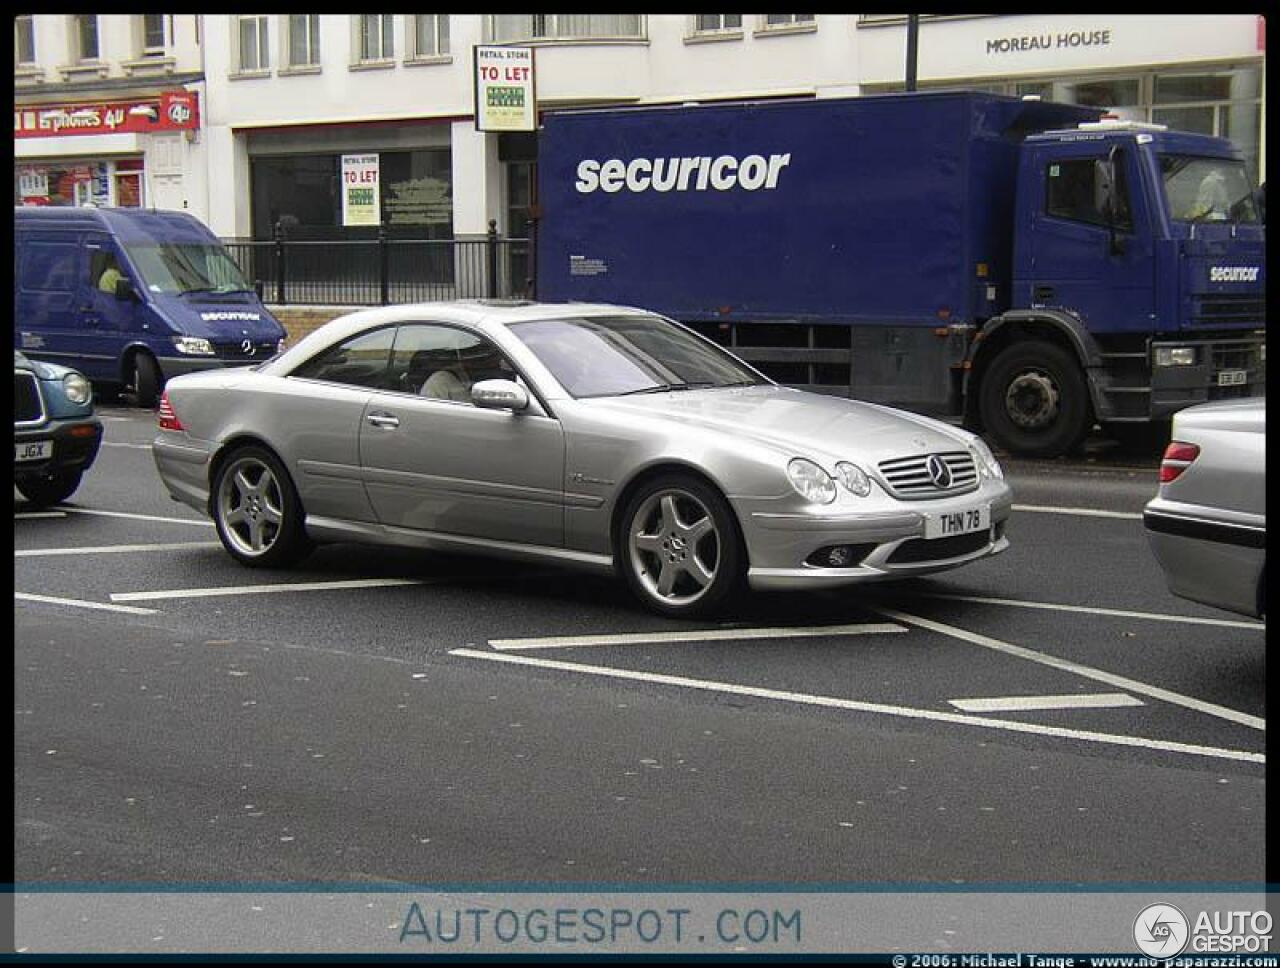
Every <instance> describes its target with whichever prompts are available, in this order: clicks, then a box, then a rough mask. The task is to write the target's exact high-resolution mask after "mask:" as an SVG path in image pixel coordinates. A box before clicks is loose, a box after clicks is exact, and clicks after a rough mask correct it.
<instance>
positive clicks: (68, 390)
mask: <svg viewBox="0 0 1280 968" xmlns="http://www.w3.org/2000/svg"><path fill="white" fill-rule="evenodd" d="M62 392H63V393H65V394H66V395H67V399H68V400H70V401H71V402H72V403H78V404H86V403H88V402H89V401H90V400H92V399H93V387H92V386H90V385H89V381H88V380H86V379H85V378H84V377H83V376H82V375H81V374H79V373H68V374H67V375H66V376H64V377H63V378H62Z"/></svg>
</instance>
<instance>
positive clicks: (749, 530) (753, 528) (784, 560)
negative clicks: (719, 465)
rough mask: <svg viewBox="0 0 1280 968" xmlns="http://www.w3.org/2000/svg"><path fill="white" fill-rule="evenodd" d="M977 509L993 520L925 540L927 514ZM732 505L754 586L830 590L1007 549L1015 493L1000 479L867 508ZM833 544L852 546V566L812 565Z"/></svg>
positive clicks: (871, 504)
mask: <svg viewBox="0 0 1280 968" xmlns="http://www.w3.org/2000/svg"><path fill="white" fill-rule="evenodd" d="M855 500H856V499H855ZM773 503H776V502H773ZM979 505H988V506H989V507H990V512H991V513H990V523H989V526H988V527H987V528H985V529H984V530H982V531H977V532H970V533H967V534H963V535H959V536H956V537H949V538H935V539H932V540H926V538H925V518H926V515H933V514H952V513H955V512H960V511H968V510H971V509H973V508H976V507H978V506H979ZM736 506H737V510H738V516H739V520H740V521H741V522H742V525H743V537H744V538H745V539H746V543H747V552H748V556H749V560H750V562H751V565H750V567H749V568H748V570H747V581H748V583H749V584H750V586H751V587H752V588H753V589H757V590H777V589H788V588H828V587H836V586H840V585H850V584H856V583H859V582H868V581H884V580H887V579H895V578H907V577H910V576H912V575H926V574H930V573H933V572H938V571H945V570H947V569H950V568H958V567H960V566H961V565H965V564H968V563H969V562H971V561H977V560H979V559H981V558H986V557H989V556H990V555H994V554H999V553H1000V552H1002V551H1004V550H1006V549H1007V548H1008V547H1009V540H1008V538H1006V537H1005V534H1004V532H1005V524H1006V522H1007V520H1008V518H1009V513H1010V511H1011V509H1012V507H1013V495H1012V492H1011V491H1010V489H1009V486H1008V485H1007V484H1005V483H1004V482H1003V481H993V480H987V481H985V482H984V483H983V484H982V485H981V486H980V487H979V488H977V489H976V490H973V491H969V492H968V493H966V494H961V495H957V496H954V497H947V498H939V499H931V500H924V501H900V500H894V499H891V498H887V497H884V498H881V499H879V500H876V499H868V500H867V501H866V505H865V508H866V509H865V510H859V509H858V507H859V505H857V504H854V503H852V502H850V501H842V502H840V503H839V504H838V505H837V506H836V507H835V509H834V510H831V509H825V508H815V507H809V508H803V509H800V510H781V509H778V508H776V507H772V506H769V503H768V502H744V501H739V502H736ZM837 545H843V546H848V547H850V548H852V549H854V554H855V556H856V557H857V558H858V559H859V560H857V561H856V562H855V563H854V564H853V565H852V566H851V567H825V566H822V565H818V564H813V563H811V558H812V557H813V556H814V555H815V553H816V552H819V551H821V550H822V549H824V548H828V547H831V546H837Z"/></svg>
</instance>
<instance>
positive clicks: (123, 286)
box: [116, 278, 134, 302]
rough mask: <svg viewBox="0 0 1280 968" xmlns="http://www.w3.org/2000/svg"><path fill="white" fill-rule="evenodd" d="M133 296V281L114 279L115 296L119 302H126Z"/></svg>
mask: <svg viewBox="0 0 1280 968" xmlns="http://www.w3.org/2000/svg"><path fill="white" fill-rule="evenodd" d="M133 296H134V291H133V283H132V282H131V281H130V280H129V279H128V278H124V279H117V280H116V298H117V299H119V300H120V301H121V302H128V301H129V300H130V299H132V298H133Z"/></svg>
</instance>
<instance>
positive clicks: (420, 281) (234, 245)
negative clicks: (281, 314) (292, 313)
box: [222, 221, 534, 306]
mask: <svg viewBox="0 0 1280 968" xmlns="http://www.w3.org/2000/svg"><path fill="white" fill-rule="evenodd" d="M222 243H223V245H224V246H225V247H226V249H227V252H228V253H229V254H230V255H231V258H232V259H234V260H235V262H236V264H237V265H238V266H239V267H240V271H241V272H242V273H243V274H244V276H245V278H246V279H248V280H249V281H250V282H252V283H253V285H254V287H255V288H256V289H257V290H258V293H259V295H260V296H261V297H262V298H263V299H264V300H266V301H267V302H273V303H277V304H279V305H288V304H294V305H333V306H374V305H377V306H388V305H391V304H393V303H410V302H444V301H447V300H451V299H481V298H487V299H498V298H532V297H533V295H534V293H533V279H532V267H533V251H532V246H531V243H530V240H529V239H504V238H500V237H499V236H498V229H497V224H496V223H495V222H493V221H490V222H489V232H488V234H487V235H486V237H485V238H483V239H424V238H410V237H400V236H399V235H398V234H393V233H391V232H389V231H388V230H387V229H386V227H384V226H379V227H378V229H377V231H376V233H373V234H372V235H371V237H368V238H341V239H332V238H330V239H316V238H297V237H290V234H289V233H288V232H286V231H285V230H284V229H283V228H282V227H281V226H280V225H277V226H276V230H275V238H273V239H271V240H270V241H267V240H258V239H223V240H222Z"/></svg>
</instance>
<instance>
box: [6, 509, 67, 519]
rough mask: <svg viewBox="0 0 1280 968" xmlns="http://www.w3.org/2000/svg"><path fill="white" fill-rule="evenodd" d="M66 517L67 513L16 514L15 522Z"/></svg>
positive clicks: (33, 512) (35, 512) (31, 512)
mask: <svg viewBox="0 0 1280 968" xmlns="http://www.w3.org/2000/svg"><path fill="white" fill-rule="evenodd" d="M66 516H67V512H66V511H26V512H19V513H15V514H14V516H13V520H15V521H32V520H36V519H39V518H65V517H66Z"/></svg>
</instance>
